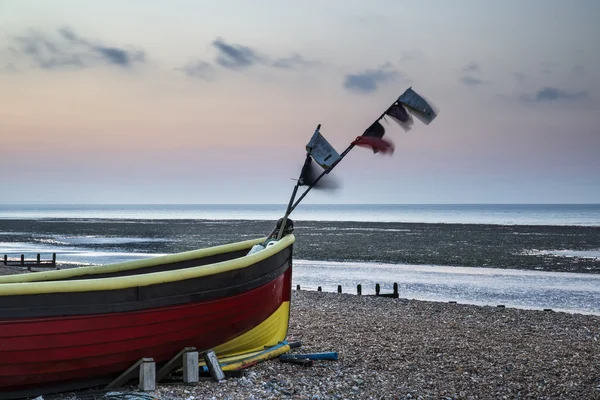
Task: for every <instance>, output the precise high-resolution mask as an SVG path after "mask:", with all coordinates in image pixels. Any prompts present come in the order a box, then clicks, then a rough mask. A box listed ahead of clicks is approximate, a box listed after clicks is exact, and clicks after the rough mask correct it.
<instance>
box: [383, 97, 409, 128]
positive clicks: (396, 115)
mask: <svg viewBox="0 0 600 400" xmlns="http://www.w3.org/2000/svg"><path fill="white" fill-rule="evenodd" d="M385 115H387V116H388V117H391V118H392V119H393V120H394V121H396V123H398V125H400V126H401V127H402V128H404V130H405V131H408V130H410V128H411V127H412V125H413V123H414V120H413V118H412V117H411V115H410V114H409V113H408V111H406V109H405V108H404V107H403V106H402V104H400V103H394V104H392V106H391V107H390V108H388V110H387V111H386V112H385Z"/></svg>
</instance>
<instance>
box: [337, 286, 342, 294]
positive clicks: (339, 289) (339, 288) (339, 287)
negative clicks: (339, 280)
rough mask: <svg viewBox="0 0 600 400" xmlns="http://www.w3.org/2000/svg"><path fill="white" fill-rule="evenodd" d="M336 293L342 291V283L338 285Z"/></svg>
mask: <svg viewBox="0 0 600 400" xmlns="http://www.w3.org/2000/svg"><path fill="white" fill-rule="evenodd" d="M338 293H342V285H338Z"/></svg>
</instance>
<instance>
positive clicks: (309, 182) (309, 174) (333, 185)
mask: <svg viewBox="0 0 600 400" xmlns="http://www.w3.org/2000/svg"><path fill="white" fill-rule="evenodd" d="M315 163H316V162H315ZM317 164H318V163H317ZM322 172H323V170H321V169H319V167H317V166H316V165H315V164H313V159H312V157H311V156H310V154H307V155H306V160H305V161H304V166H303V167H302V171H301V172H300V181H299V182H298V184H299V186H314V188H315V189H337V188H339V187H340V184H339V182H338V181H337V180H336V179H335V178H333V177H331V176H330V175H325V176H323V177H322V178H321V179H320V180H319V182H318V183H317V178H318V177H319V175H321V173H322Z"/></svg>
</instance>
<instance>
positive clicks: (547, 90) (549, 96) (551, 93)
mask: <svg viewBox="0 0 600 400" xmlns="http://www.w3.org/2000/svg"><path fill="white" fill-rule="evenodd" d="M587 96H588V92H587V91H580V92H567V91H565V90H561V89H557V88H554V87H548V86H546V87H543V88H542V89H540V90H538V91H537V92H536V93H535V94H532V95H523V96H521V100H523V101H528V102H538V103H540V102H545V101H558V100H577V99H582V98H586V97H587Z"/></svg>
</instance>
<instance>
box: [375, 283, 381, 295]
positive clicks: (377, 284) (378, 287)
mask: <svg viewBox="0 0 600 400" xmlns="http://www.w3.org/2000/svg"><path fill="white" fill-rule="evenodd" d="M380 291H381V286H379V283H376V284H375V296H379V292H380Z"/></svg>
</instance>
